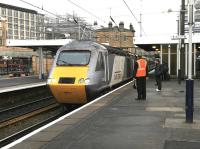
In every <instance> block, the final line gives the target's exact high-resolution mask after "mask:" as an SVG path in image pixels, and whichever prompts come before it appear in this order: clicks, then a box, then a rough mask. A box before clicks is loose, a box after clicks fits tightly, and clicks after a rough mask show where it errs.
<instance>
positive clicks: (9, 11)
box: [8, 9, 12, 17]
mask: <svg viewBox="0 0 200 149" xmlns="http://www.w3.org/2000/svg"><path fill="white" fill-rule="evenodd" d="M8 16H10V17H11V16H12V10H11V9H8Z"/></svg>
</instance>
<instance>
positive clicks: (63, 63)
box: [56, 60, 73, 66]
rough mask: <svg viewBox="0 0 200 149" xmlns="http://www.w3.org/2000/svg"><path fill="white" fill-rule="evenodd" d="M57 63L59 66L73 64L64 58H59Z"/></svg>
mask: <svg viewBox="0 0 200 149" xmlns="http://www.w3.org/2000/svg"><path fill="white" fill-rule="evenodd" d="M59 62H61V63H62V64H60V63H59ZM56 65H58V66H71V65H73V64H70V63H68V62H66V61H64V60H58V61H57V63H56Z"/></svg>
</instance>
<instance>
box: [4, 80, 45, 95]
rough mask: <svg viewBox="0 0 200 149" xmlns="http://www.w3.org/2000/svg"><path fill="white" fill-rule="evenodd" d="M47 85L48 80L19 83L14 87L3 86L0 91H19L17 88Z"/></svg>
mask: <svg viewBox="0 0 200 149" xmlns="http://www.w3.org/2000/svg"><path fill="white" fill-rule="evenodd" d="M45 85H47V83H46V82H41V83H30V84H23V85H17V86H14V87H13V86H12V87H6V88H3V89H2V90H0V93H5V92H11V91H17V90H22V89H27V88H33V87H39V86H45Z"/></svg>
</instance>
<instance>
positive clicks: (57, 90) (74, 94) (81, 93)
mask: <svg viewBox="0 0 200 149" xmlns="http://www.w3.org/2000/svg"><path fill="white" fill-rule="evenodd" d="M87 71H88V67H87V66H81V67H78V66H77V67H55V69H54V70H53V73H52V75H51V76H50V78H49V79H48V85H49V87H50V89H51V92H52V94H53V95H54V97H55V98H56V100H57V101H58V102H60V103H75V104H76V103H86V102H87V96H86V87H85V82H84V81H83V80H84V79H85V78H87Z"/></svg>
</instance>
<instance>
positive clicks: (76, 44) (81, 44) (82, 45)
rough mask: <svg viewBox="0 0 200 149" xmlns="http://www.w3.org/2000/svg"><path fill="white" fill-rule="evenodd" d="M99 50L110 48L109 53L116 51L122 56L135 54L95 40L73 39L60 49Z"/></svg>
mask: <svg viewBox="0 0 200 149" xmlns="http://www.w3.org/2000/svg"><path fill="white" fill-rule="evenodd" d="M88 49H89V50H99V49H104V50H108V52H109V53H114V54H117V55H122V56H133V54H132V53H130V52H128V51H124V50H123V49H121V48H117V47H111V46H108V45H104V44H99V43H96V42H93V41H78V40H75V41H72V42H70V43H68V44H66V45H64V46H63V47H61V48H60V49H59V50H60V51H62V50H88Z"/></svg>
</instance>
